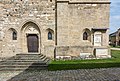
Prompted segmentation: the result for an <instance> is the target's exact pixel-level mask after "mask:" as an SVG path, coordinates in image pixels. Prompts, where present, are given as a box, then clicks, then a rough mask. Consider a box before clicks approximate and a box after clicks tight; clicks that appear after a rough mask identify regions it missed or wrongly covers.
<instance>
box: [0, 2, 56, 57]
mask: <svg viewBox="0 0 120 81" xmlns="http://www.w3.org/2000/svg"><path fill="white" fill-rule="evenodd" d="M0 12H1V13H0V57H1V58H4V57H11V56H14V55H15V54H18V53H28V52H27V49H26V47H25V46H26V42H27V41H26V40H25V39H24V38H25V37H24V35H26V34H25V32H23V31H22V30H24V29H26V28H25V27H24V24H26V23H29V22H32V23H35V24H36V25H37V26H38V29H39V30H40V39H39V40H41V41H40V46H39V47H40V48H39V52H41V53H42V54H44V52H45V50H44V48H46V47H48V48H49V46H54V45H55V43H54V42H55V37H54V39H53V40H50V41H49V40H48V39H47V35H46V34H47V33H48V30H52V31H53V33H54V34H55V1H54V0H52V1H50V0H1V1H0ZM10 29H14V30H15V31H16V32H17V40H14V41H13V40H12V37H11V35H10V33H9V30H10ZM1 33H3V34H1ZM23 34H24V35H23ZM23 40H24V42H23Z"/></svg>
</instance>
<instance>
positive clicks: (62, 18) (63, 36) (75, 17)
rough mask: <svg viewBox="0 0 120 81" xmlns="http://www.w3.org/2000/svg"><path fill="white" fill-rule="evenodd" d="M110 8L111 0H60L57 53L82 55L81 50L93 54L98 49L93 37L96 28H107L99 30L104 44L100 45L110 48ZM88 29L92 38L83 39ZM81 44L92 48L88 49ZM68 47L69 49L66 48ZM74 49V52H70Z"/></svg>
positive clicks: (58, 5) (58, 4) (58, 3)
mask: <svg viewBox="0 0 120 81" xmlns="http://www.w3.org/2000/svg"><path fill="white" fill-rule="evenodd" d="M109 8H110V3H109V0H106V1H102V0H89V1H88V0H84V1H83V0H77V1H75V0H70V1H69V0H62V1H61V0H58V2H57V32H58V33H57V44H58V48H57V49H58V50H57V55H61V54H62V55H64V54H65V53H66V55H69V54H72V55H73V56H74V55H80V53H81V52H82V53H92V54H93V50H95V49H96V47H95V46H94V39H93V38H94V34H95V32H96V30H95V31H94V30H93V29H94V28H95V29H107V30H105V31H104V30H97V31H98V32H101V33H102V45H101V46H99V47H101V48H108V47H109V46H108V41H109V38H108V31H109V30H108V28H109V10H110V9H109ZM86 29H87V30H89V31H90V34H91V35H90V40H83V32H84V30H86ZM81 46H83V48H84V47H85V48H87V47H89V48H90V49H89V50H87V51H86V50H84V49H83V48H82V47H81ZM92 46H93V47H92ZM68 47H69V49H68V50H64V48H65V49H67V48H68ZM62 49H63V50H62ZM72 49H73V50H74V53H70V51H71V50H72ZM78 50H79V51H78ZM60 51H62V52H60ZM108 52H109V50H108Z"/></svg>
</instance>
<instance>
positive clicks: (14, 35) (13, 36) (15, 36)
mask: <svg viewBox="0 0 120 81" xmlns="http://www.w3.org/2000/svg"><path fill="white" fill-rule="evenodd" d="M12 39H13V40H17V33H16V32H13V33H12Z"/></svg>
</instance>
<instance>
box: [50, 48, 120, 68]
mask: <svg viewBox="0 0 120 81" xmlns="http://www.w3.org/2000/svg"><path fill="white" fill-rule="evenodd" d="M111 52H112V58H111V59H94V60H67V61H62V60H61V61H52V62H51V63H50V64H49V67H48V69H49V70H70V69H94V68H110V67H120V51H116V50H112V51H111Z"/></svg>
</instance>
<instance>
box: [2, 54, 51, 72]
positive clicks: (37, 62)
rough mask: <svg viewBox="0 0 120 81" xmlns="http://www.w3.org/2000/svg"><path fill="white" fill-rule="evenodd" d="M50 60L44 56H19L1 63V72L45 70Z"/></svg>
mask: <svg viewBox="0 0 120 81" xmlns="http://www.w3.org/2000/svg"><path fill="white" fill-rule="evenodd" d="M48 61H49V59H48V58H47V57H46V56H44V55H42V54H17V55H16V56H13V57H11V58H9V59H7V60H4V61H2V62H0V71H3V70H9V71H10V70H15V71H16V70H18V71H19V70H25V69H28V70H29V69H39V70H45V69H47V67H48V65H47V64H48Z"/></svg>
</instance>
